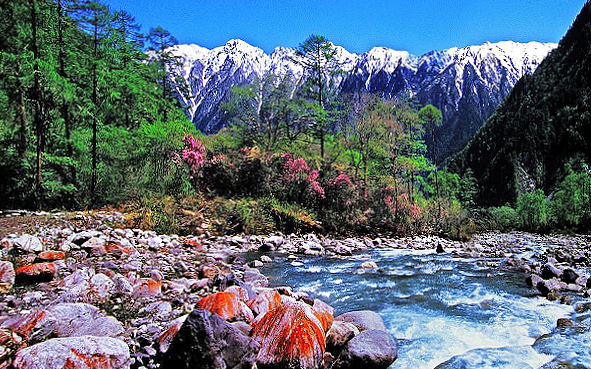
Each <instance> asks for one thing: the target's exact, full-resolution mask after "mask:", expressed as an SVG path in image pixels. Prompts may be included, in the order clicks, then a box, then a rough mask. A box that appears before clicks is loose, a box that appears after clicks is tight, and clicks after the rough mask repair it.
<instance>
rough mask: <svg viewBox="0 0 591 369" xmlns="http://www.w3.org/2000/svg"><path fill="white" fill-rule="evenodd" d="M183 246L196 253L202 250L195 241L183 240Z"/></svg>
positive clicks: (199, 244)
mask: <svg viewBox="0 0 591 369" xmlns="http://www.w3.org/2000/svg"><path fill="white" fill-rule="evenodd" d="M183 245H184V246H185V247H190V248H193V249H195V250H198V251H201V250H202V248H203V246H201V243H200V242H199V241H197V240H185V242H183Z"/></svg>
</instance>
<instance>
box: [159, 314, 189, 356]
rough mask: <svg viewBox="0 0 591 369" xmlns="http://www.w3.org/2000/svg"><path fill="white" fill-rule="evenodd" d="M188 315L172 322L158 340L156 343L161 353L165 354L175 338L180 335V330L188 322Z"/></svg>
mask: <svg viewBox="0 0 591 369" xmlns="http://www.w3.org/2000/svg"><path fill="white" fill-rule="evenodd" d="M187 316H188V315H183V316H181V317H179V318H176V319H175V320H173V321H172V322H170V323H169V325H168V328H167V329H166V330H165V331H164V332H163V333H162V334H161V335H160V336H158V338H156V342H157V343H158V348H159V349H160V352H161V353H165V352H166V351H167V350H168V348H169V347H170V344H171V343H172V340H173V339H174V337H175V336H176V335H177V333H179V330H180V329H181V327H182V326H183V323H184V322H185V320H187Z"/></svg>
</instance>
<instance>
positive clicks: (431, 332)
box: [262, 249, 591, 369]
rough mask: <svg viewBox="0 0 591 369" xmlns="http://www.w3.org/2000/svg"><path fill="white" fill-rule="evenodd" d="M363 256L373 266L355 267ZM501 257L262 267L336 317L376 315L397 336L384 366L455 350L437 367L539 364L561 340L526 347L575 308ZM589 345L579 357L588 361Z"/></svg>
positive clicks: (413, 363)
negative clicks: (392, 358)
mask: <svg viewBox="0 0 591 369" xmlns="http://www.w3.org/2000/svg"><path fill="white" fill-rule="evenodd" d="M278 259H279V258H278ZM368 259H371V260H373V261H375V262H376V263H377V264H378V266H379V268H380V269H379V270H377V271H376V270H373V271H372V270H369V271H362V270H360V269H358V267H359V265H360V264H361V263H362V262H363V261H364V260H368ZM283 260H285V259H283ZM502 263H504V260H503V259H487V260H486V261H485V262H482V261H480V262H479V261H478V260H476V259H467V258H458V257H454V256H452V255H451V254H442V255H438V254H436V253H434V252H432V251H409V250H387V249H383V250H373V251H368V252H366V253H363V254H358V255H354V256H352V257H347V258H337V257H325V258H306V259H300V260H298V261H295V262H289V261H283V262H279V263H275V264H271V265H270V266H267V267H265V268H264V269H263V270H262V271H263V273H264V274H265V275H267V276H268V277H269V280H270V283H271V285H272V286H279V285H288V286H292V287H294V288H295V289H297V290H300V291H304V292H307V293H308V294H310V295H311V296H312V297H317V298H320V299H322V300H324V301H326V302H328V303H329V304H331V305H332V306H333V307H334V308H335V316H336V315H339V314H341V313H344V312H347V311H353V310H365V309H367V310H373V311H375V312H377V313H379V314H380V315H381V316H382V318H383V319H384V322H385V324H386V327H387V328H388V330H389V332H390V333H391V334H393V335H394V336H395V337H396V338H397V340H398V345H399V353H398V359H397V360H396V362H395V363H394V364H393V365H392V366H391V368H400V369H406V368H412V369H419V368H434V367H436V366H437V365H439V364H441V363H443V362H445V361H446V360H448V359H450V358H452V357H454V356H456V355H462V356H460V357H458V358H456V361H455V364H454V365H451V364H449V363H448V365H447V366H446V365H442V366H441V367H442V368H485V367H490V368H538V367H540V366H542V365H544V363H547V362H548V361H550V360H552V359H553V358H554V357H555V356H556V355H557V353H556V352H558V351H560V350H561V348H560V347H558V346H563V342H562V341H557V342H556V343H555V344H554V345H555V346H557V347H555V350H554V349H551V350H550V351H552V352H549V353H548V350H546V352H545V353H540V352H538V351H536V350H534V349H533V348H532V347H531V345H532V344H533V343H534V341H535V340H536V338H538V337H540V336H541V335H543V334H545V333H549V332H551V331H552V329H553V328H554V327H555V326H556V321H557V319H558V318H562V317H569V316H573V313H574V308H573V306H572V305H568V304H566V305H561V304H559V303H557V302H550V301H547V300H546V299H544V298H542V297H540V296H538V295H537V294H536V293H535V290H533V289H531V288H528V287H527V285H526V284H525V275H524V274H523V273H521V272H516V271H511V270H509V269H508V268H504V267H503V266H502ZM588 336H589V335H588V334H587V335H586V336H585V338H586V339H588V338H589V337H588ZM577 339H579V338H577ZM575 346H576V345H575ZM585 350H586V351H585ZM589 350H590V349H589V347H588V346H587V348H586V349H584V352H583V356H584V357H583V359H582V361H581V360H578V362H579V363H580V362H583V363H587V364H589V365H591V364H590V363H591V352H589ZM554 351H556V352H554ZM575 351H576V350H575ZM579 356H580V355H579ZM571 362H572V361H571ZM458 363H459V364H458ZM581 367H587V366H586V365H584V366H581Z"/></svg>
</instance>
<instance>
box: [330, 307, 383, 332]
mask: <svg viewBox="0 0 591 369" xmlns="http://www.w3.org/2000/svg"><path fill="white" fill-rule="evenodd" d="M335 320H340V321H343V322H348V323H351V324H353V325H354V326H356V327H357V329H359V331H361V332H363V331H365V330H370V329H373V330H380V331H386V326H385V325H384V321H383V320H382V317H381V316H379V314H377V313H375V312H373V311H370V310H359V311H351V312H348V313H344V314H341V315H339V316H337V317H336V318H335Z"/></svg>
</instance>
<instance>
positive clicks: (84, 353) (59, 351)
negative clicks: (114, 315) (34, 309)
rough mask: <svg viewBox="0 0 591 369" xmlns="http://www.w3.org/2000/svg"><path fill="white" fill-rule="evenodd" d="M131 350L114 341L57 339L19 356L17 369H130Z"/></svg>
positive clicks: (92, 338)
mask: <svg viewBox="0 0 591 369" xmlns="http://www.w3.org/2000/svg"><path fill="white" fill-rule="evenodd" d="M129 360H130V354H129V347H127V345H126V344H125V342H123V341H121V340H119V339H115V338H111V337H95V336H81V337H73V338H54V339H50V340H48V341H45V342H42V343H38V344H36V345H33V346H30V347H27V348H25V349H22V350H20V351H18V352H17V354H16V359H15V361H14V367H15V369H64V368H105V369H106V368H121V369H126V368H129Z"/></svg>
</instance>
